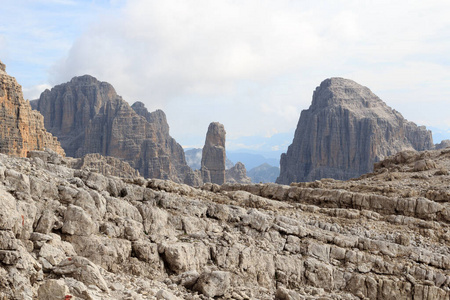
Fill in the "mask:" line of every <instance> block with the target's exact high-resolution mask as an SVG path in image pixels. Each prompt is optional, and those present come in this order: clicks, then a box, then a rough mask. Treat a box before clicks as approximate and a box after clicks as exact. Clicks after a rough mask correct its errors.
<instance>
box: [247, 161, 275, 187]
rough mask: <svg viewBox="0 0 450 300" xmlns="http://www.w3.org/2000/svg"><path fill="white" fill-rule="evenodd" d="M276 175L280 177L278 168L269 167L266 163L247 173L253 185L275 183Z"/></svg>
mask: <svg viewBox="0 0 450 300" xmlns="http://www.w3.org/2000/svg"><path fill="white" fill-rule="evenodd" d="M278 175H280V168H278V167H274V166H271V165H269V164H268V163H264V164H262V165H260V166H257V167H255V168H253V169H251V170H250V171H248V172H247V176H248V177H250V178H251V179H252V182H254V183H260V182H262V183H267V182H275V180H277V177H278Z"/></svg>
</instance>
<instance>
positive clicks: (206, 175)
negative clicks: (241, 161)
mask: <svg viewBox="0 0 450 300" xmlns="http://www.w3.org/2000/svg"><path fill="white" fill-rule="evenodd" d="M225 134H226V132H225V128H224V126H223V125H222V124H220V123H219V122H213V123H211V124H209V127H208V132H207V133H206V140H205V146H203V151H202V164H201V172H202V178H203V182H204V183H206V182H211V183H215V184H219V185H220V184H223V183H225V160H226V153H225Z"/></svg>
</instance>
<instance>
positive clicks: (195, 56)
mask: <svg viewBox="0 0 450 300" xmlns="http://www.w3.org/2000/svg"><path fill="white" fill-rule="evenodd" d="M54 1H57V2H60V1H62V2H66V1H64V0H60V1H58V0H54ZM69 2H71V1H69ZM67 4H70V3H67ZM90 13H91V16H93V15H95V17H91V18H89V20H90V22H85V23H84V24H90V25H88V26H86V30H85V32H84V33H83V34H82V35H81V36H79V37H78V38H77V39H76V41H75V42H73V44H72V46H71V48H70V51H69V52H68V54H67V56H66V57H64V58H63V59H61V60H59V61H58V62H57V63H56V64H55V66H54V68H53V69H52V70H51V71H52V73H51V83H52V84H59V83H61V82H64V81H68V80H69V79H70V78H71V77H73V76H75V75H82V74H86V73H87V74H91V75H94V76H96V77H97V78H98V79H100V80H103V81H108V82H110V83H112V84H113V85H114V86H115V88H116V90H117V92H118V93H119V94H121V95H122V96H124V98H125V99H126V100H128V101H129V102H133V101H135V100H140V101H143V102H144V103H146V105H147V106H148V107H149V108H150V109H155V108H162V109H164V111H165V112H166V114H167V116H168V120H169V124H170V126H171V133H172V135H173V136H174V137H175V138H176V139H177V140H178V141H180V142H181V143H182V144H185V145H186V144H191V145H192V144H202V143H203V141H204V136H205V134H206V130H207V126H208V124H209V122H211V121H220V122H221V123H223V124H224V125H225V128H226V130H227V137H229V138H230V139H234V138H239V137H243V136H252V135H261V136H263V135H267V134H269V135H270V134H271V133H272V132H274V131H272V130H273V129H274V128H275V129H276V130H277V131H278V132H286V131H288V130H292V128H294V127H295V126H296V124H297V121H298V117H299V114H300V111H301V110H302V109H306V108H308V106H309V104H310V102H311V97H312V92H313V90H314V88H315V87H316V86H317V85H319V84H320V82H321V81H322V80H323V79H325V78H328V77H332V76H342V77H347V78H351V79H353V80H355V81H357V82H358V83H361V84H363V85H366V86H368V87H369V88H371V89H372V91H374V92H375V93H376V94H378V95H379V96H380V97H381V98H382V99H383V100H385V101H386V102H387V103H388V104H389V105H390V106H392V107H393V108H395V109H397V110H399V111H400V112H402V114H403V115H404V116H405V117H407V118H408V119H411V120H413V121H416V122H417V123H423V124H427V125H428V124H429V125H434V126H441V125H442V124H449V122H450V121H449V117H448V116H447V114H445V113H444V112H446V111H448V105H449V104H450V82H449V80H448V78H450V76H449V75H450V74H449V72H450V71H449V69H448V66H449V65H450V61H449V59H448V53H450V39H449V34H450V19H449V18H448V15H449V14H450V2H448V1H434V0H431V1H417V0H414V1H406V0H403V1H395V2H393V1H387V0H380V1H376V2H374V1H368V0H362V1H361V0H359V1H356V0H352V1H344V0H342V1H314V2H307V1H288V0H280V1H269V0H245V1H232V0H228V1H226V0H216V1H209V0H195V1H194V0H183V1H182V0H165V1H156V0H129V1H126V2H125V1H123V2H122V1H114V5H113V6H112V7H111V8H110V9H106V8H105V9H103V10H101V11H96V12H95V13H93V12H92V11H91V12H90ZM34 27H37V28H40V27H38V26H34ZM51 32H52V30H50V31H44V32H40V31H37V32H35V33H34V35H35V36H42V37H44V38H45V39H51V40H53V42H54V43H56V42H55V41H54V38H52V37H51V35H49V36H46V34H48V33H51ZM0 38H1V35H0ZM56 39H58V38H56ZM0 42H1V41H0ZM65 42H66V41H65V40H64V39H61V40H60V44H59V46H58V47H60V48H64V45H65ZM55 45H58V44H57V43H56V44H55ZM0 53H1V52H0ZM52 59H53V60H54V57H52ZM439 124H441V125H439Z"/></svg>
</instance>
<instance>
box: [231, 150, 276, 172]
mask: <svg viewBox="0 0 450 300" xmlns="http://www.w3.org/2000/svg"><path fill="white" fill-rule="evenodd" d="M227 158H229V159H230V160H231V161H235V162H238V161H240V162H242V163H243V164H244V165H245V167H246V168H247V170H250V169H253V168H255V167H257V166H260V165H262V164H264V163H267V164H269V165H271V166H274V167H277V166H279V165H280V163H279V159H277V158H267V157H265V156H263V155H261V154H255V153H247V152H234V151H227Z"/></svg>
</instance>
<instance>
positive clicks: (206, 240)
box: [0, 148, 450, 300]
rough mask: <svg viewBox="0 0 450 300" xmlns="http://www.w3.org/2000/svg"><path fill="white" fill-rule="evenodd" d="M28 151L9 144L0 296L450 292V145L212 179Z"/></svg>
mask: <svg viewBox="0 0 450 300" xmlns="http://www.w3.org/2000/svg"><path fill="white" fill-rule="evenodd" d="M28 156H29V158H13V157H10V156H6V155H0V183H1V184H0V199H1V206H2V209H1V210H0V299H209V298H216V299H274V298H275V299H396V300H400V299H442V300H446V299H449V298H450V230H449V223H450V203H449V199H450V175H449V169H450V149H449V148H447V149H442V150H435V151H427V152H415V151H406V152H401V153H399V154H397V155H395V156H392V157H389V158H388V159H386V160H384V161H382V162H380V163H377V164H376V166H375V171H374V173H370V174H367V175H363V176H362V177H361V178H359V179H356V180H349V181H337V180H332V179H323V180H321V181H315V182H310V183H301V184H296V185H291V186H284V185H277V184H254V185H230V184H228V185H227V184H225V185H222V186H218V185H214V184H205V185H203V186H202V187H201V188H193V187H190V186H187V185H183V184H176V183H174V182H171V181H163V180H145V179H143V178H142V177H132V176H131V177H128V178H125V179H121V178H119V177H114V176H111V175H106V176H105V175H102V174H100V173H98V172H94V171H90V170H89V168H85V169H82V170H78V169H73V168H70V166H72V165H73V162H72V161H71V159H69V158H62V157H60V156H58V155H55V154H54V153H50V152H40V151H32V152H30V153H29V155H28ZM92 159H94V158H92ZM104 161H106V160H104ZM89 165H90V166H93V165H95V164H94V163H90V164H89ZM120 168H123V167H122V166H121V167H120ZM104 169H107V168H104V167H102V168H101V170H104ZM111 170H117V167H115V168H111Z"/></svg>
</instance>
